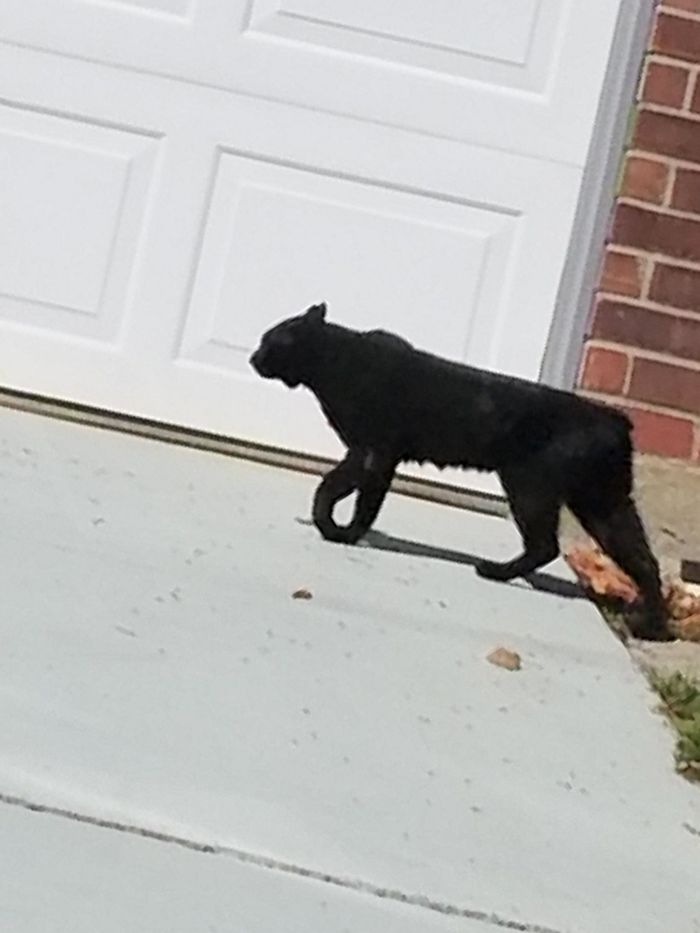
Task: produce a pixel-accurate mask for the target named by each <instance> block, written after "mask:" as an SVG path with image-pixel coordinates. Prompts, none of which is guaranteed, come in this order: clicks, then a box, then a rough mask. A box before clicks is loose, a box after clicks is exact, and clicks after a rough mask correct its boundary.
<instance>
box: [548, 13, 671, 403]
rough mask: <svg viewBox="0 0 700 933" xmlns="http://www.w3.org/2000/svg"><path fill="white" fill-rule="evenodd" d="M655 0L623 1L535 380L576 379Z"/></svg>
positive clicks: (565, 385)
mask: <svg viewBox="0 0 700 933" xmlns="http://www.w3.org/2000/svg"><path fill="white" fill-rule="evenodd" d="M655 5H656V0H623V2H622V4H621V7H620V13H619V17H618V22H617V27H616V29H615V36H614V39H613V46H612V54H611V56H610V63H609V65H608V71H607V75H606V78H605V82H604V84H603V91H602V94H601V98H600V105H599V108H598V114H597V117H596V123H595V128H594V131H593V137H592V140H591V147H590V150H589V156H588V160H587V162H586V168H585V170H584V175H583V183H582V186H581V194H580V197H579V204H578V208H577V211H576V218H575V221H574V229H573V235H572V237H571V242H570V245H569V255H568V259H567V261H566V264H565V266H564V272H563V275H562V278H561V283H560V286H559V293H558V296H557V302H556V306H555V311H554V318H553V320H552V326H551V329H550V332H549V338H548V340H547V348H546V350H545V355H544V359H543V362H542V368H541V371H540V380H541V381H542V382H545V383H547V384H549V385H553V386H556V387H557V388H560V389H572V388H573V387H574V386H575V383H576V377H577V375H578V368H579V364H580V359H581V351H582V347H583V342H584V339H585V336H586V330H587V327H588V323H589V319H590V314H591V305H592V301H593V293H594V290H595V288H596V285H597V283H598V277H599V274H600V266H601V260H602V255H603V250H604V247H605V240H606V235H607V231H608V224H609V221H610V210H611V206H612V204H613V201H614V198H615V195H616V193H617V180H618V173H619V168H620V163H621V159H622V156H623V154H624V151H625V147H626V143H627V139H628V132H629V127H630V115H631V108H632V107H633V105H634V101H635V96H636V91H637V86H638V82H639V75H640V71H641V67H642V63H643V61H644V55H645V52H646V49H647V45H648V40H649V32H650V29H651V22H652V16H653V13H654V7H655Z"/></svg>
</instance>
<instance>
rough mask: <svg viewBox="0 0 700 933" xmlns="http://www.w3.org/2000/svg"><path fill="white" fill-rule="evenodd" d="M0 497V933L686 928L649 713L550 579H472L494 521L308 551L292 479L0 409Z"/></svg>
mask: <svg viewBox="0 0 700 933" xmlns="http://www.w3.org/2000/svg"><path fill="white" fill-rule="evenodd" d="M0 478H1V479H2V485H1V488H0V495H1V497H2V510H3V516H4V523H3V526H4V535H3V538H2V541H1V542H0V549H1V554H0V557H1V559H2V560H1V566H2V567H3V570H4V574H5V593H4V607H3V612H2V614H0V635H1V637H2V644H3V652H2V654H1V655H0V690H1V691H2V698H3V702H2V704H0V735H1V736H2V739H1V741H0V834H2V838H3V842H4V845H3V846H2V850H3V851H4V852H5V856H4V857H3V871H2V872H1V873H0V879H1V880H0V917H2V910H4V911H5V914H6V916H8V915H9V917H10V918H11V920H12V923H8V924H5V928H7V929H11V930H12V931H13V933H15V931H18V933H54V931H56V933H58V931H59V930H60V931H64V930H70V931H71V933H75V931H82V929H86V930H87V929H91V930H94V931H95V933H102V930H104V931H107V933H109V931H111V930H117V929H121V930H129V931H130V933H131V931H132V930H134V931H140V930H141V929H144V930H145V929H150V930H154V929H163V930H168V933H170V931H171V930H172V931H173V933H187V931H189V930H192V933H200V931H201V930H206V929H207V927H206V926H204V925H203V924H202V925H200V924H199V922H198V921H197V920H196V919H195V913H196V911H195V910H194V907H192V905H195V906H196V905H197V904H203V902H204V900H205V899H206V903H207V911H206V912H205V914H204V915H203V916H205V917H206V918H207V922H208V923H209V927H210V928H211V929H214V930H225V931H229V930H231V931H234V930H235V931H238V930H242V929H245V930H246V931H248V930H250V931H253V933H272V931H279V933H288V931H290V930H295V929H300V930H301V929H306V930H308V931H309V933H314V931H316V930H318V931H319V933H326V931H328V930H331V931H333V930H335V929H338V930H339V931H340V930H346V929H347V930H353V931H355V930H357V931H360V930H364V931H369V933H373V931H374V930H375V929H377V930H379V929H387V930H393V929H396V930H397V931H398V930H399V929H402V930H403V929H405V930H406V931H411V933H412V930H413V929H416V931H417V930H418V929H425V930H426V933H428V931H432V930H436V931H437V930H443V929H444V930H446V931H447V930H449V931H452V930H464V931H465V933H476V930H477V929H478V927H476V926H475V924H479V925H480V926H483V927H484V929H485V933H486V931H488V930H489V929H491V930H493V931H494V933H495V931H496V930H498V929H499V928H500V929H514V930H522V931H530V933H535V931H539V933H542V931H556V933H626V931H635V933H662V931H663V933H666V931H668V930H673V931H674V933H697V931H698V930H700V901H699V900H698V897H697V877H698V867H699V866H698V860H699V858H700V798H698V795H697V791H696V790H695V789H694V788H692V787H690V786H689V785H687V784H685V783H684V782H683V781H682V780H681V779H680V778H678V777H677V776H676V775H675V774H674V772H673V764H672V745H673V739H672V736H671V734H670V732H669V730H668V729H667V727H666V726H665V724H664V722H663V721H662V719H661V718H660V717H659V716H657V715H656V714H655V713H653V712H652V710H653V708H654V706H655V699H654V697H653V696H652V695H651V693H650V692H649V691H648V689H647V687H646V685H645V683H644V681H643V679H642V677H641V676H640V674H639V672H638V671H637V670H636V669H635V667H634V666H633V664H632V663H631V661H630V659H629V656H628V654H627V653H626V651H625V650H624V648H623V647H622V646H621V645H620V644H619V643H618V642H617V641H616V640H615V639H614V638H613V637H612V636H611V634H610V633H609V631H608V630H607V628H606V627H605V625H604V624H603V622H602V621H601V619H600V617H599V615H598V613H597V611H596V610H595V609H594V608H593V607H592V606H591V605H590V604H589V603H587V602H586V601H583V600H581V599H577V598H574V594H573V591H572V590H571V587H570V585H569V583H568V580H567V576H566V572H565V569H564V568H563V567H562V566H561V564H560V565H559V566H558V567H555V568H554V569H553V572H552V574H551V575H550V576H543V577H541V578H540V579H539V583H538V586H539V588H538V589H534V590H533V589H530V588H529V587H528V586H527V585H525V584H516V585H502V584H495V583H489V582H486V581H482V580H480V579H478V578H477V577H476V576H475V574H474V572H473V569H472V567H471V566H470V562H471V559H472V558H471V555H473V554H475V553H478V554H487V555H489V556H492V557H496V558H498V557H507V556H510V555H511V554H512V553H513V551H514V549H515V548H516V547H517V535H516V534H515V532H514V530H513V529H512V527H511V526H510V524H509V523H508V522H505V521H502V520H500V519H497V518H490V517H486V516H477V515H472V514H469V513H465V512H463V511H459V510H455V509H449V508H445V507H438V506H434V505H429V504H426V503H418V502H415V501H411V500H408V499H405V498H399V497H394V496H392V497H390V499H389V500H388V502H387V505H386V508H385V510H384V511H383V512H382V515H381V516H380V521H379V527H378V532H377V534H375V535H374V536H373V538H372V539H371V542H370V545H371V546H367V547H363V548H354V549H353V548H343V547H338V546H333V545H329V544H326V543H325V542H323V541H321V540H320V539H319V538H318V536H317V534H316V532H315V530H314V529H313V528H310V527H308V526H307V525H305V524H302V523H301V522H300V521H298V519H304V518H305V516H306V515H307V512H308V505H309V500H310V496H311V493H312V489H313V480H311V479H309V478H307V477H303V476H297V475H294V474H291V473H287V472H283V471H276V470H274V469H270V468H266V467H260V466H256V465H254V464H246V463H242V462H238V461H235V460H231V459H227V458H224V457H219V456H216V455H212V454H205V453H202V452H197V451H193V450H189V449H184V448H175V447H171V446H167V445H164V444H159V443H156V442H149V441H145V440H142V439H138V438H133V437H125V436H123V435H118V434H111V433H108V432H101V431H97V430H94V429H88V428H83V427H80V426H77V425H70V424H65V423H61V422H58V421H51V420H48V419H43V418H41V417H38V416H33V415H27V414H22V413H19V412H12V411H7V410H5V411H0ZM298 587H309V588H310V589H311V591H312V592H313V594H314V598H313V599H311V600H309V601H295V600H293V599H291V593H292V592H293V591H294V590H296V589H297V588H298ZM499 645H505V646H506V647H509V648H512V649H514V650H516V651H518V652H519V653H520V654H521V656H522V658H523V669H522V670H521V671H520V672H518V673H509V672H506V671H503V670H501V669H498V668H496V667H493V666H491V665H489V664H488V663H486V661H485V656H486V655H487V654H488V653H489V652H490V651H491V650H492V649H493V648H495V647H496V646H499ZM36 807H40V808H44V809H47V808H48V809H49V810H51V811H53V815H52V814H49V813H36V812H31V810H32V808H36ZM89 822H99V823H102V824H103V827H104V828H96V827H93V826H89V825H86V823H89ZM126 831H129V832H130V833H132V834H133V833H139V832H142V833H146V834H151V835H154V834H156V835H157V834H159V835H160V836H161V841H159V842H156V841H155V840H149V839H145V838H140V837H138V836H136V835H129V836H128V837H127V836H126V835H125V833H126ZM175 839H179V840H180V841H181V842H183V841H184V842H186V843H188V844H189V845H190V847H191V848H190V850H189V851H185V850H183V849H182V847H181V846H179V845H176V842H174V841H173V840H175ZM73 840H74V841H73ZM205 850H210V854H207V851H205ZM13 852H14V853H15V855H14V856H13V855H12V853H13ZM244 863H245V864H247V865H248V867H247V868H245V864H244ZM261 866H264V875H263V874H259V875H256V874H255V872H254V871H253V869H254V868H255V869H256V871H262V870H263V869H262V868H261ZM244 869H245V870H244ZM81 879H84V881H83V880H81ZM256 879H257V880H256ZM38 883H39V887H40V894H39V895H37V884H38ZM122 885H123V886H124V889H125V891H126V893H125V895H124V896H123V897H121V898H120V897H119V893H118V892H119V889H120V887H121V886H122ZM243 889H244V890H245V896H243V895H242V896H241V900H240V903H239V902H237V901H236V899H235V898H233V897H232V893H231V892H232V891H236V890H243ZM171 897H172V899H173V903H172V905H171V907H172V909H170V908H169V909H170V913H168V912H167V911H166V912H165V913H164V914H163V916H164V917H165V918H166V921H167V922H166V925H165V926H162V925H160V926H159V925H158V923H157V916H159V915H160V914H159V913H158V906H156V908H151V907H150V906H149V904H150V902H151V901H152V902H153V903H154V904H155V905H161V906H162V905H165V904H166V903H168V902H169V899H170V898H171ZM37 898H38V899H37ZM258 901H259V906H256V905H257V903H258ZM402 901H404V902H406V903H404V904H403V905H401V903H400V902H402ZM321 902H325V903H327V904H328V905H329V908H328V909H329V910H330V911H331V914H330V916H331V917H332V918H333V919H331V920H330V921H326V920H325V919H319V917H324V916H325V915H322V914H320V913H319V911H320V910H321V909H322V908H321V907H320V906H319V905H320V904H321ZM100 904H104V911H105V912H104V916H103V918H102V919H100V916H99V905H100ZM35 905H38V906H35ZM188 905H189V906H188ZM190 907H192V909H190ZM399 908H400V909H399ZM162 909H163V910H165V907H163V908H162ZM324 909H325V908H324ZM141 915H143V918H145V919H143V920H142V919H139V918H140V917H141ZM83 917H86V918H87V920H83V919H80V921H78V920H76V918H83ZM90 918H93V919H92V920H90ZM95 918H96V919H95ZM135 918H136V919H135ZM168 918H174V919H170V920H169V919H168ZM81 923H82V926H81V925H80V924H81ZM343 923H344V924H345V925H344V926H343V925H342V924H343ZM12 924H14V926H13V925H12ZM90 924H92V925H90ZM139 924H140V926H139ZM295 925H296V926H295Z"/></svg>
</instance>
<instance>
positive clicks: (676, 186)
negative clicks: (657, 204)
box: [671, 127, 700, 214]
mask: <svg viewBox="0 0 700 933" xmlns="http://www.w3.org/2000/svg"><path fill="white" fill-rule="evenodd" d="M698 129H699V131H700V127H699V128H698ZM671 207H675V208H676V209H677V210H679V211H689V212H690V213H694V214H700V172H694V171H692V170H689V169H683V168H679V169H678V170H677V172H676V180H675V182H674V183H673V194H672V195H671Z"/></svg>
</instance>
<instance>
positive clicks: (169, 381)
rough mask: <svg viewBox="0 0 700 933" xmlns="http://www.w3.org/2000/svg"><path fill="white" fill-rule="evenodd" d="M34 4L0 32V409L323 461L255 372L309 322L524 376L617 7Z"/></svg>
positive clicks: (319, 438) (315, 441) (307, 404)
mask: <svg viewBox="0 0 700 933" xmlns="http://www.w3.org/2000/svg"><path fill="white" fill-rule="evenodd" d="M38 6H39V5H38V4H36V3H35V2H34V0H23V2H22V4H14V3H12V2H5V3H4V4H3V8H4V9H5V10H6V11H7V12H6V15H5V16H4V17H3V19H2V21H1V22H0V36H4V38H5V40H6V41H5V44H3V45H2V46H0V48H1V49H2V54H1V55H0V81H1V83H2V89H3V90H2V101H0V164H1V165H2V169H3V171H2V173H1V174H0V203H1V206H2V210H0V336H1V337H2V339H1V340H0V371H1V372H2V382H3V383H4V384H5V385H7V386H10V387H12V388H16V389H21V390H24V391H29V392H36V393H40V394H46V395H51V396H56V397H59V398H63V399H68V400H72V401H76V402H82V403H85V404H91V405H97V406H100V407H104V408H107V409H114V410H117V411H123V412H127V413H130V414H136V415H141V416H145V417H149V418H155V419H159V420H164V421H169V422H172V423H176V424H184V425H188V426H191V427H196V428H201V429H203V430H208V431H215V432H219V433H223V434H227V435H231V436H237V437H241V438H244V439H247V440H252V441H255V442H259V443H265V444H270V445H274V446H279V447H291V448H293V449H295V450H303V451H308V452H312V453H318V454H332V455H335V454H337V452H338V450H339V446H338V444H337V442H336V441H335V440H334V438H333V437H332V435H331V434H330V432H329V431H328V429H327V427H326V425H325V424H324V422H323V419H322V417H321V416H320V415H319V413H318V411H317V409H316V406H315V404H314V403H313V402H312V400H311V399H310V398H309V397H308V396H306V395H305V394H303V393H300V392H296V393H290V392H288V391H286V390H283V389H282V388H280V387H278V386H273V385H269V384H266V383H264V382H262V381H261V380H260V379H258V378H256V377H254V376H253V374H252V373H251V371H250V370H249V367H248V365H247V358H248V356H249V354H250V352H251V350H252V348H253V347H254V345H255V343H256V341H257V339H258V336H259V334H260V333H261V332H262V331H263V330H264V329H265V328H266V327H267V326H269V325H270V324H271V323H272V322H274V321H275V320H278V319H279V318H281V317H283V316H286V315H288V314H290V313H295V312H296V311H298V310H299V309H301V308H303V307H305V306H306V305H307V304H309V303H311V302H315V301H318V300H326V301H327V302H328V304H329V307H330V313H331V316H332V317H333V318H334V319H336V320H339V321H343V322H345V323H347V324H349V325H351V326H355V327H375V326H381V327H385V328H389V329H393V330H397V331H399V332H401V333H403V334H405V335H406V336H407V337H408V338H409V339H412V340H414V341H415V342H416V343H417V344H420V345H421V346H424V347H426V348H429V349H432V350H434V351H435V352H438V353H441V354H444V355H446V356H450V357H452V358H455V359H459V360H465V361H467V362H470V363H473V364H476V365H481V366H486V367H489V368H492V369H495V370H499V371H503V372H510V373H515V374H518V375H522V376H525V377H530V378H537V375H538V373H539V370H540V365H541V361H542V355H543V352H544V347H545V344H546V340H547V335H548V331H549V327H550V323H551V318H552V313H553V308H554V304H555V299H556V294H557V289H558V286H559V281H560V277H561V272H562V269H563V265H564V261H565V258H566V254H567V249H568V243H569V239H570V236H571V229H572V224H573V217H574V212H575V209H576V204H577V199H578V195H579V191H580V185H581V176H582V166H583V163H584V161H585V146H584V145H583V142H585V143H586V145H587V144H588V140H590V135H591V132H592V122H593V112H594V109H595V102H596V100H597V96H598V94H599V92H600V87H601V82H602V77H603V70H604V69H603V64H604V63H603V58H604V57H605V56H604V55H603V56H602V58H600V55H601V53H600V51H599V50H600V48H601V47H603V48H609V45H610V40H611V35H612V29H613V25H614V16H612V15H611V14H610V9H611V7H616V6H617V4H616V3H612V2H610V0H605V2H604V3H603V2H598V0H591V2H590V3H588V4H575V5H572V4H569V3H567V2H554V0H541V2H539V3H537V2H535V0H522V2H520V0H519V2H518V3H512V4H511V3H510V2H509V0H494V2H493V4H492V5H490V6H487V5H482V4H471V3H463V4H458V3H452V2H449V0H441V2H440V3H434V0H430V2H428V0H425V2H419V0H410V2H406V3H405V4H403V3H402V4H398V5H397V4H388V3H384V2H377V3H369V2H367V3H365V2H354V3H349V2H347V3H346V2H344V0H332V2H330V0H329V2H327V3H326V2H321V0H285V2H283V3H280V2H276V3H270V2H268V0H255V2H252V3H246V4H243V3H238V2H233V3H225V4H223V3H219V2H218V0H212V2H210V3H204V2H195V0H192V2H185V0H149V2H137V0H120V2H117V0H114V2H110V3H107V2H104V3H99V4H98V3H93V2H88V0H84V2H80V3H78V2H71V0H63V2H57V3H55V4H52V5H51V6H50V8H49V11H48V12H47V11H46V9H44V14H45V15H44V16H43V17H38V14H37V15H34V14H36V11H37V9H38ZM42 7H43V5H42ZM437 7H440V10H441V13H440V16H433V15H432V14H431V11H435V10H436V8H437ZM582 8H583V9H584V10H586V11H587V12H586V13H585V16H584V14H582V13H581V12H580V11H581V9H582ZM465 9H470V17H471V18H470V20H469V21H470V22H471V24H472V28H471V29H470V30H469V31H468V33H467V34H465V33H464V30H463V25H464V23H465V22H466V20H465V15H466V14H465ZM487 9H488V10H491V11H492V12H491V15H492V17H493V19H489V17H488V16H487V13H486V10H487ZM32 10H34V14H32V12H31V11H32ZM59 10H60V11H61V14H62V17H61V16H59V13H58V11H59ZM509 12H510V14H511V15H508V14H509ZM582 16H583V19H581V17H582ZM37 17H38V18H37ZM584 23H585V24H587V26H586V27H585V29H584ZM69 25H70V26H71V28H70V29H69V28H68V26H69ZM496 27H498V28H496ZM504 32H505V34H502V33H504ZM593 34H595V35H596V36H597V43H595V50H594V51H593V52H591V54H590V62H589V64H588V65H587V66H586V70H585V72H582V73H581V74H579V75H578V76H577V77H576V78H575V80H574V83H573V84H572V85H571V86H570V88H569V90H568V100H569V107H568V110H567V111H566V113H564V112H563V111H562V112H561V113H560V112H559V111H558V109H557V108H558V107H559V104H558V103H557V100H558V95H559V93H560V90H561V88H560V85H561V82H562V81H563V80H564V77H565V76H567V75H568V76H569V77H571V75H570V68H571V64H572V61H575V60H576V56H575V55H574V56H573V59H572V56H571V49H570V46H572V45H573V46H576V48H577V49H578V52H577V53H576V54H579V53H581V54H582V49H583V46H584V36H585V37H588V38H590V36H591V35H593ZM542 37H544V38H542ZM545 39H546V41H545ZM28 46H32V47H31V48H30V47H28ZM579 47H580V48H579ZM586 47H587V48H588V46H586ZM48 49H52V50H53V51H48ZM225 53H226V54H225ZM399 92H400V93H399ZM453 106H455V107H457V109H456V110H454V111H451V110H450V108H452V107H453ZM451 112H452V113H453V115H457V114H458V113H459V114H461V119H459V120H456V121H453V120H452V117H451V116H450V113H451ZM516 113H517V114H519V116H517V117H516V116H515V115H516ZM572 114H574V115H575V118H574V117H573V116H572ZM509 115H510V117H512V119H510V117H509ZM533 120H534V121H535V124H533V122H532V121H533ZM537 121H539V124H538V123H537ZM534 125H537V126H540V125H541V126H545V125H546V126H547V129H546V133H545V134H544V135H542V133H540V132H539V130H538V131H535V130H533V126H534ZM555 137H556V139H555ZM547 140H549V141H550V142H552V140H554V142H552V145H550V142H548V141H547ZM545 150H546V152H545Z"/></svg>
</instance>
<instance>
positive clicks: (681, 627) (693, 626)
mask: <svg viewBox="0 0 700 933" xmlns="http://www.w3.org/2000/svg"><path fill="white" fill-rule="evenodd" d="M668 627H669V629H670V631H671V634H672V635H675V637H676V638H682V639H683V641H697V642H700V612H696V613H695V615H692V616H687V618H685V619H673V621H672V622H670V623H669V626H668Z"/></svg>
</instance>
